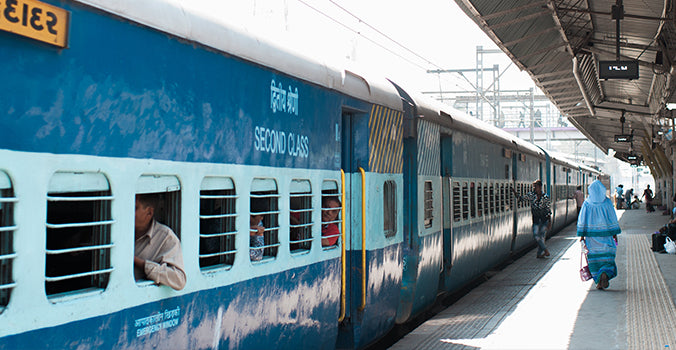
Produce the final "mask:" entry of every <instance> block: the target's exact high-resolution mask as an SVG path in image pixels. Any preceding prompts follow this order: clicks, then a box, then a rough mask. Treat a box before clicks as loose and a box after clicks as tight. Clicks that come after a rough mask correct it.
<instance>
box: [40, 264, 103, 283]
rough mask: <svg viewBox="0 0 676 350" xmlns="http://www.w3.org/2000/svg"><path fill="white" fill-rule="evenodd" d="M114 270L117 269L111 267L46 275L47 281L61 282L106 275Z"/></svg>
mask: <svg viewBox="0 0 676 350" xmlns="http://www.w3.org/2000/svg"><path fill="white" fill-rule="evenodd" d="M113 270H115V269H114V268H112V267H111V268H108V269H103V270H95V271H87V272H81V273H75V274H71V275H63V276H56V277H49V276H45V281H47V282H59V281H64V280H69V279H73V278H80V277H87V276H96V275H105V274H109V273H111V272H112V271H113Z"/></svg>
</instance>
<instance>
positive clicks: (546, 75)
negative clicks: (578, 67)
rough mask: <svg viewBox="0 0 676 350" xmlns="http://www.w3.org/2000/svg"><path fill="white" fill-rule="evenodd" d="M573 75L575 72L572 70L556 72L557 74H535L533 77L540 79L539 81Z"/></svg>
mask: <svg viewBox="0 0 676 350" xmlns="http://www.w3.org/2000/svg"><path fill="white" fill-rule="evenodd" d="M572 73H573V72H572V71H571V70H570V69H566V70H558V71H555V72H547V73H540V74H533V76H535V77H536V78H538V80H540V78H548V77H555V76H557V75H562V74H572Z"/></svg>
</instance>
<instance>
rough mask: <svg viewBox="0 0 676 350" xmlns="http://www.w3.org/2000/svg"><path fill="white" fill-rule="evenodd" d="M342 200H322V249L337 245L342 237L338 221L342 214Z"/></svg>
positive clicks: (327, 198) (325, 198) (331, 198)
mask: <svg viewBox="0 0 676 350" xmlns="http://www.w3.org/2000/svg"><path fill="white" fill-rule="evenodd" d="M340 207H341V204H340V200H338V198H337V197H324V198H323V199H322V247H328V246H332V245H335V244H336V242H337V241H338V237H339V236H340V230H339V229H338V224H336V220H337V219H338V214H339V213H340Z"/></svg>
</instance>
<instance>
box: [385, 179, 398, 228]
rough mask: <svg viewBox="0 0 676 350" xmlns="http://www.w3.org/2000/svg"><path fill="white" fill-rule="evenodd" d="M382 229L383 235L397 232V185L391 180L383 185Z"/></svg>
mask: <svg viewBox="0 0 676 350" xmlns="http://www.w3.org/2000/svg"><path fill="white" fill-rule="evenodd" d="M383 231H385V237H392V236H394V235H395V234H396V233H397V185H396V184H395V183H394V181H392V180H388V181H385V184H384V185H383Z"/></svg>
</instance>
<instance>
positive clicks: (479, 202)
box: [476, 182, 484, 217]
mask: <svg viewBox="0 0 676 350" xmlns="http://www.w3.org/2000/svg"><path fill="white" fill-rule="evenodd" d="M476 193H477V194H476V206H477V212H476V214H477V216H479V217H481V216H482V215H483V212H484V191H483V184H482V183H481V182H478V183H477V184H476Z"/></svg>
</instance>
